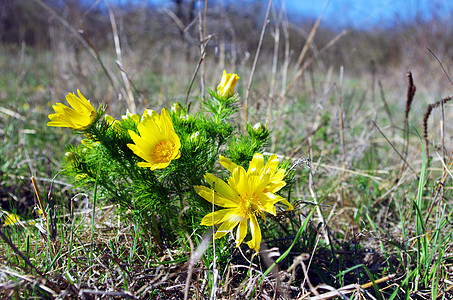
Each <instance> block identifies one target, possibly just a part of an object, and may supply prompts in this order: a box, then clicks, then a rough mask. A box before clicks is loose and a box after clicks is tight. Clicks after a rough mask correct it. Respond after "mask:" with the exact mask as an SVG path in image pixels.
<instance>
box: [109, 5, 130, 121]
mask: <svg viewBox="0 0 453 300" xmlns="http://www.w3.org/2000/svg"><path fill="white" fill-rule="evenodd" d="M104 2H105V4H106V6H107V9H108V12H109V17H110V24H111V25H112V32H113V42H114V44H115V51H116V59H117V63H118V65H119V66H120V68H119V69H120V73H121V78H122V79H123V83H124V86H125V88H126V90H125V91H123V93H124V94H125V96H126V101H127V105H128V108H129V111H130V112H131V113H136V111H137V108H136V106H135V99H134V94H133V93H132V88H131V83H130V81H129V77H128V76H127V73H126V65H125V64H124V62H123V55H122V51H121V44H120V38H119V35H118V28H117V26H116V20H115V14H114V12H113V8H112V7H111V6H110V5H109V4H108V3H107V1H104Z"/></svg>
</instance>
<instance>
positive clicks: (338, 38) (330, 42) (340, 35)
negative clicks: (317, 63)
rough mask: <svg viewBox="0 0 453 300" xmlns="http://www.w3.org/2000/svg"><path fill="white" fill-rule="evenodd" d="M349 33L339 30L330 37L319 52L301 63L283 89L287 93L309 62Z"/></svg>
mask: <svg viewBox="0 0 453 300" xmlns="http://www.w3.org/2000/svg"><path fill="white" fill-rule="evenodd" d="M348 33H349V30H346V29H345V30H343V31H342V32H340V33H339V34H337V35H336V36H335V37H334V38H333V39H331V40H330V41H329V42H328V43H327V44H326V45H325V46H324V47H322V48H321V49H320V50H319V52H318V53H317V55H314V56H312V57H310V58H309V59H307V60H306V61H305V63H304V64H303V65H302V67H300V69H299V70H298V71H297V73H296V75H294V77H293V79H292V80H291V82H290V83H288V85H287V86H286V90H285V93H287V92H288V91H289V90H290V89H291V88H292V87H293V85H294V84H295V83H296V81H297V79H299V77H300V76H302V74H303V73H304V71H305V70H306V69H307V68H308V66H309V65H311V63H312V62H313V61H314V60H315V59H316V58H317V57H318V56H320V55H321V54H323V53H324V52H326V51H327V50H328V49H329V48H330V47H332V46H333V45H335V44H336V43H337V42H338V41H339V40H340V39H341V38H342V37H343V36H345V35H346V34H348Z"/></svg>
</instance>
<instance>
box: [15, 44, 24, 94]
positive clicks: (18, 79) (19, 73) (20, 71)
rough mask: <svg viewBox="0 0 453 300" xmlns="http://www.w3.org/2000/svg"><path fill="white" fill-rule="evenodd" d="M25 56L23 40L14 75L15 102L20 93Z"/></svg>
mask: <svg viewBox="0 0 453 300" xmlns="http://www.w3.org/2000/svg"><path fill="white" fill-rule="evenodd" d="M24 57H25V41H22V44H21V46H20V56H19V66H18V67H17V77H16V84H17V86H16V103H17V102H18V101H19V98H20V95H21V94H22V84H23V82H24V78H25V73H26V72H25V70H23V69H22V68H23V65H24Z"/></svg>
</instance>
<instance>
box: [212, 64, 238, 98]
mask: <svg viewBox="0 0 453 300" xmlns="http://www.w3.org/2000/svg"><path fill="white" fill-rule="evenodd" d="M238 79H239V76H237V75H236V74H233V73H227V72H226V71H225V70H223V75H222V79H221V80H220V83H219V85H218V86H217V93H218V94H219V95H220V96H221V97H224V98H229V97H232V96H233V95H234V86H235V85H236V82H237V81H238Z"/></svg>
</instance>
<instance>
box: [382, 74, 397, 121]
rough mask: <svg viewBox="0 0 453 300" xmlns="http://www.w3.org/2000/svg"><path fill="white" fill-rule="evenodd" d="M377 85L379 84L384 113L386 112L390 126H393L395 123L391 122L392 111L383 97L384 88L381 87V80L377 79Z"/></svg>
mask: <svg viewBox="0 0 453 300" xmlns="http://www.w3.org/2000/svg"><path fill="white" fill-rule="evenodd" d="M378 86H379V91H380V93H381V100H382V102H383V103H384V110H385V113H386V114H387V117H388V118H389V120H390V124H392V128H394V127H395V124H394V123H393V120H392V113H391V112H390V107H389V105H388V103H387V100H386V99H385V93H384V88H383V87H382V81H381V80H379V81H378Z"/></svg>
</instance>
